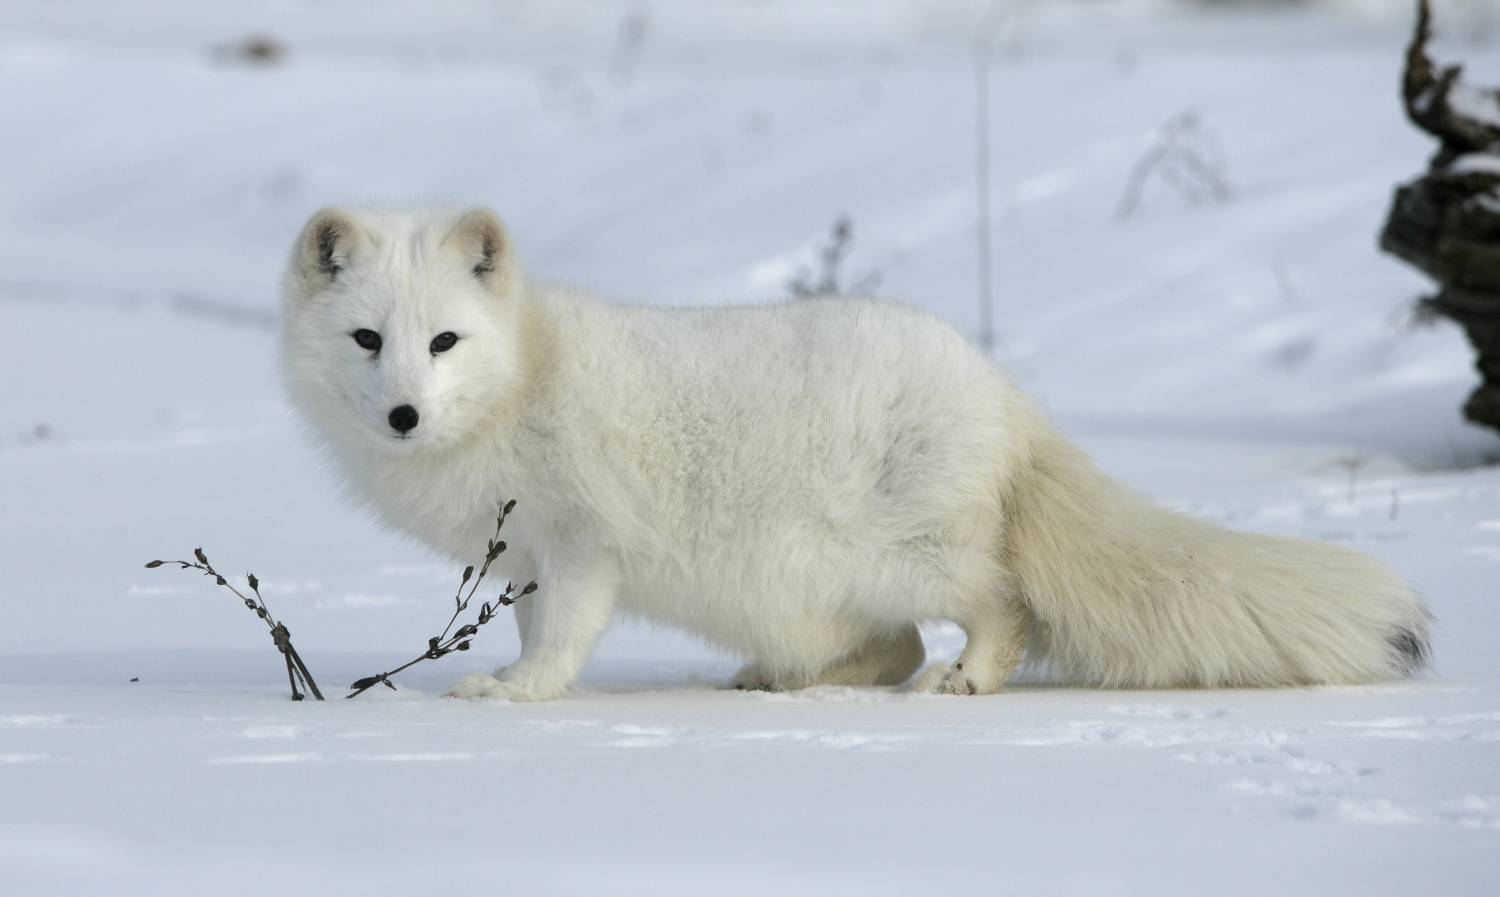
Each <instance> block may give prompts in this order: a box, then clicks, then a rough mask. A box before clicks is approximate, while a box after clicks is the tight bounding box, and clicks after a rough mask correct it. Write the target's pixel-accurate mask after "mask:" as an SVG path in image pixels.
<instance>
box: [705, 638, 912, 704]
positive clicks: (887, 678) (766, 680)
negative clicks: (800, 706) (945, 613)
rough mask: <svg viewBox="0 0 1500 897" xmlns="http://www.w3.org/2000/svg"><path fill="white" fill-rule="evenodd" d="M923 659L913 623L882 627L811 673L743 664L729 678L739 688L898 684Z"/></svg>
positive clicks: (910, 673) (767, 688)
mask: <svg viewBox="0 0 1500 897" xmlns="http://www.w3.org/2000/svg"><path fill="white" fill-rule="evenodd" d="M925 658H926V649H925V648H924V647H923V646H922V633H921V632H920V631H919V630H918V629H917V626H916V624H908V625H906V626H902V627H898V628H894V629H886V630H882V631H880V632H877V633H875V634H874V635H872V636H870V637H869V638H868V639H866V640H865V641H863V642H861V643H860V644H858V645H856V646H855V647H854V649H853V650H851V651H849V652H847V653H845V654H843V655H842V656H840V657H838V658H837V659H835V660H834V661H833V662H831V663H829V664H828V665H827V666H825V667H823V669H821V670H819V671H818V672H817V673H815V674H812V675H810V676H809V675H805V674H777V673H775V672H773V671H771V670H770V669H769V668H768V667H767V666H765V665H764V664H760V663H750V664H746V665H745V666H744V667H743V668H741V669H740V671H739V672H738V673H736V674H735V676H734V678H733V679H732V680H731V683H730V684H731V685H732V687H734V688H737V689H740V690H742V691H789V690H793V689H798V688H808V687H810V686H814V685H842V686H849V687H855V688H864V687H871V686H888V685H900V684H901V683H903V682H905V681H906V680H907V679H910V678H911V675H912V674H913V673H915V672H916V671H917V668H918V667H920V666H921V665H922V661H923V660H924V659H925Z"/></svg>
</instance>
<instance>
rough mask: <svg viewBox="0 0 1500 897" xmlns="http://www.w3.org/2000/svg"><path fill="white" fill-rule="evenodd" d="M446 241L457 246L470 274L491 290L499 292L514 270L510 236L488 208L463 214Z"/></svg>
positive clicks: (497, 217) (471, 210)
mask: <svg viewBox="0 0 1500 897" xmlns="http://www.w3.org/2000/svg"><path fill="white" fill-rule="evenodd" d="M444 242H446V243H449V244H452V245H453V246H455V247H457V248H458V250H459V251H460V252H462V253H463V257H464V262H465V264H467V265H468V266H469V270H470V272H471V273H472V274H473V275H474V276H475V277H476V278H478V279H479V281H480V282H481V283H483V284H484V285H485V286H487V287H489V288H490V289H492V290H496V291H499V290H500V289H501V285H502V284H504V283H505V282H506V280H507V279H509V276H510V275H511V274H512V273H513V271H514V268H515V260H514V256H513V253H512V252H511V246H510V234H508V233H506V231H505V225H504V224H502V223H501V222H500V218H499V216H497V215H496V214H495V213H494V212H491V211H490V210H489V209H470V210H469V211H467V212H464V213H463V214H462V215H460V216H459V217H458V223H457V224H455V225H453V230H452V231H450V232H449V233H448V238H447V239H446V240H445V241H444Z"/></svg>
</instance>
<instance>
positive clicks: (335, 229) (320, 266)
mask: <svg viewBox="0 0 1500 897" xmlns="http://www.w3.org/2000/svg"><path fill="white" fill-rule="evenodd" d="M361 233H362V232H361V230H360V227H359V223H358V222H357V221H355V220H354V216H353V215H351V214H349V213H348V212H346V211H344V210H343V209H323V210H322V211H320V212H318V213H317V214H316V215H313V216H312V218H311V219H310V220H309V221H308V222H307V226H306V227H304V228H302V235H301V236H300V237H298V238H297V250H296V253H295V258H296V261H295V265H296V268H297V273H298V274H300V275H301V276H302V277H303V278H304V280H305V282H307V283H309V284H315V283H322V284H329V283H333V282H334V281H336V280H338V279H339V275H340V274H341V273H343V271H344V269H346V268H347V267H349V259H350V255H351V253H352V252H353V250H354V246H355V244H356V243H357V242H358V241H359V239H360V235H361Z"/></svg>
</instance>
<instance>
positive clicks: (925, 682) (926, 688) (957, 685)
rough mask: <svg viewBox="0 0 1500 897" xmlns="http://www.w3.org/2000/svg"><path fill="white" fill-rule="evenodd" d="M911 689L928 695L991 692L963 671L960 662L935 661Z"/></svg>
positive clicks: (991, 691) (991, 692)
mask: <svg viewBox="0 0 1500 897" xmlns="http://www.w3.org/2000/svg"><path fill="white" fill-rule="evenodd" d="M912 690H913V691H918V692H924V693H926V694H930V695H978V694H993V693H994V691H993V690H985V689H983V688H981V687H980V685H979V684H978V683H976V682H975V681H974V679H973V677H971V676H970V675H969V674H968V673H966V672H965V671H964V665H963V664H962V663H955V664H954V665H953V666H951V667H950V666H949V665H947V664H946V663H935V664H933V665H932V666H930V667H928V668H927V670H926V672H924V673H922V676H921V678H919V679H917V684H916V685H915V686H913V687H912Z"/></svg>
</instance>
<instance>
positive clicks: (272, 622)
mask: <svg viewBox="0 0 1500 897" xmlns="http://www.w3.org/2000/svg"><path fill="white" fill-rule="evenodd" d="M193 557H194V558H196V559H197V560H196V561H152V562H150V563H148V564H147V565H146V567H147V568H148V569H155V568H157V567H160V566H162V565H164V564H177V565H178V566H180V567H181V568H182V569H183V570H200V571H202V573H203V575H204V576H212V577H213V578H214V581H215V582H216V583H218V584H219V585H221V586H223V587H224V588H226V589H228V590H229V591H231V592H233V593H234V595H235V597H236V598H238V599H240V600H241V601H243V602H245V607H247V608H249V609H250V610H253V611H255V615H256V616H257V617H260V618H261V619H262V620H264V621H265V624H266V626H268V627H270V630H271V641H272V642H273V643H274V644H275V645H276V650H277V651H280V652H281V656H282V658H283V659H284V660H285V661H286V678H287V682H288V683H289V684H290V685H291V687H292V700H293V701H300V700H302V699H303V698H304V697H306V695H307V694H311V695H312V696H313V697H314V698H317V699H318V700H319V701H321V700H323V693H322V692H321V691H318V683H316V682H314V681H313V677H312V673H310V672H308V669H307V664H305V663H303V662H302V657H301V655H299V654H298V653H297V649H296V648H294V647H293V646H292V633H291V630H289V629H287V628H286V625H285V624H283V623H281V622H278V621H277V620H276V618H275V617H272V616H271V611H270V609H269V608H267V607H266V600H265V599H264V598H262V597H261V594H260V580H258V579H256V578H255V574H254V573H246V574H245V581H246V582H248V583H249V584H250V591H251V592H253V593H254V594H255V597H254V598H253V599H252V598H247V597H245V594H244V593H243V592H241V591H240V590H239V589H237V588H235V587H234V586H233V585H232V584H230V582H229V580H227V579H225V578H224V576H223V575H222V574H220V573H219V571H217V570H215V569H214V568H213V565H212V564H210V563H209V562H208V555H206V554H204V553H203V549H201V548H194V549H193ZM299 684H300V685H301V689H300V690H299V689H298V685H299Z"/></svg>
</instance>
